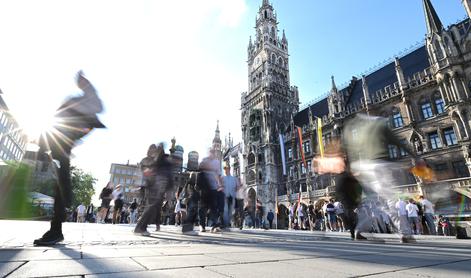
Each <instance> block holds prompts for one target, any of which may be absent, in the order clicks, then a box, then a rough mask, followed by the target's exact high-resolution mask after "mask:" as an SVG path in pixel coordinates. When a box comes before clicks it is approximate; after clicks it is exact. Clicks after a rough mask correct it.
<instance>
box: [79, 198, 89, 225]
mask: <svg viewBox="0 0 471 278" xmlns="http://www.w3.org/2000/svg"><path fill="white" fill-rule="evenodd" d="M86 212H87V208H86V207H85V206H84V205H83V204H82V203H80V205H79V206H78V207H77V223H84V222H85V213H86Z"/></svg>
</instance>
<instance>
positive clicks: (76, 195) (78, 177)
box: [71, 166, 97, 208]
mask: <svg viewBox="0 0 471 278" xmlns="http://www.w3.org/2000/svg"><path fill="white" fill-rule="evenodd" d="M71 175H72V194H73V197H72V207H74V208H75V207H77V206H78V205H79V204H81V203H82V204H84V205H89V204H90V203H91V201H92V196H93V194H95V188H94V185H95V182H96V181H97V179H96V178H94V177H93V176H92V175H91V174H89V173H85V172H84V171H83V170H82V169H79V168H77V167H74V166H72V167H71Z"/></svg>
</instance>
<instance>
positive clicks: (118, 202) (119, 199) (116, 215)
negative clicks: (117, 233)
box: [111, 184, 124, 224]
mask: <svg viewBox="0 0 471 278" xmlns="http://www.w3.org/2000/svg"><path fill="white" fill-rule="evenodd" d="M111 195H112V196H113V201H114V206H113V220H112V223H113V224H119V223H120V222H121V221H120V219H121V210H122V209H123V204H124V201H123V186H122V185H121V184H118V185H117V186H116V188H115V189H114V190H113V193H111Z"/></svg>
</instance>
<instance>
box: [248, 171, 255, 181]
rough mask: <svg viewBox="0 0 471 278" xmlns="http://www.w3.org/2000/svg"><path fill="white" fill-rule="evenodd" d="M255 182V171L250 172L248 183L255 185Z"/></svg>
mask: <svg viewBox="0 0 471 278" xmlns="http://www.w3.org/2000/svg"><path fill="white" fill-rule="evenodd" d="M254 181H255V172H254V171H250V172H249V175H248V177H247V182H248V183H253V182H254Z"/></svg>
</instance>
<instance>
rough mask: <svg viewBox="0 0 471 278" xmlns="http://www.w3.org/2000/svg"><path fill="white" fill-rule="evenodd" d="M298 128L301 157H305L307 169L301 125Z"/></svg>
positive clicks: (304, 161)
mask: <svg viewBox="0 0 471 278" xmlns="http://www.w3.org/2000/svg"><path fill="white" fill-rule="evenodd" d="M297 128H298V137H299V150H300V152H301V158H302V159H303V163H304V168H305V169H307V163H306V159H305V157H304V149H303V135H302V130H301V128H300V127H299V126H298V127H297Z"/></svg>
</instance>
